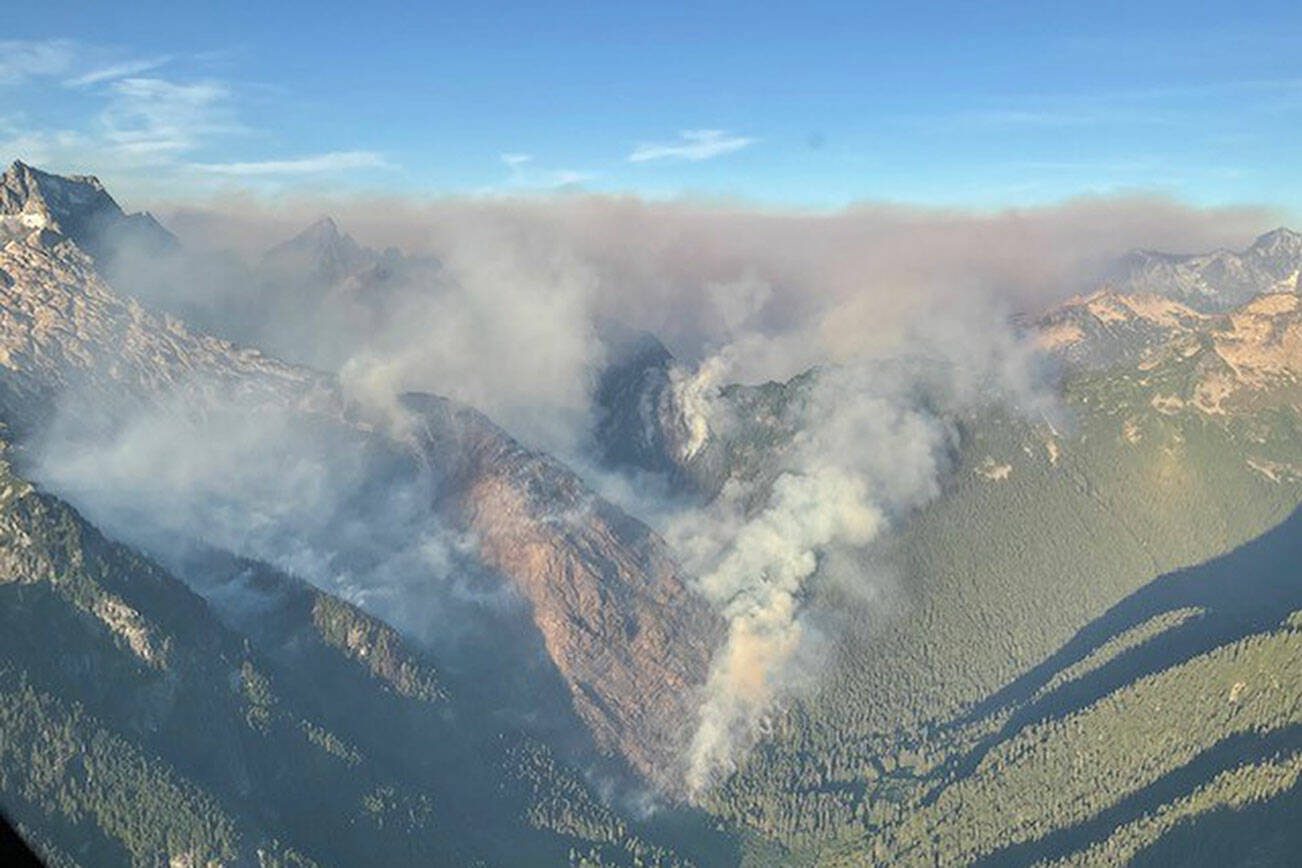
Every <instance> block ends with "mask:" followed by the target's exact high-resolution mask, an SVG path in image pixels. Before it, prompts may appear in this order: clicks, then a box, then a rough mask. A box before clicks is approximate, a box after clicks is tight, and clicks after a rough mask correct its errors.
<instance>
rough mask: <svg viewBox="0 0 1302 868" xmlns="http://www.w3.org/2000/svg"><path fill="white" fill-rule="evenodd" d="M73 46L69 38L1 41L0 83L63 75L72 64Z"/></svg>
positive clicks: (18, 82)
mask: <svg viewBox="0 0 1302 868" xmlns="http://www.w3.org/2000/svg"><path fill="white" fill-rule="evenodd" d="M75 56H76V51H75V50H74V44H73V43H72V42H71V41H70V40H67V39H44V40H22V39H5V40H0V84H20V83H22V82H24V81H26V80H28V79H30V78H38V77H41V76H49V75H60V74H62V73H64V72H65V71H67V70H68V69H69V68H70V67H71V66H72V64H73V62H74V60H75Z"/></svg>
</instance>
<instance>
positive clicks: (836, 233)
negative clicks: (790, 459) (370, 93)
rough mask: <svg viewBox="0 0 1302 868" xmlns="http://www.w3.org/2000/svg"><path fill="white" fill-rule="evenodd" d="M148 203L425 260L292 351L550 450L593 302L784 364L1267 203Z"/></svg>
mask: <svg viewBox="0 0 1302 868" xmlns="http://www.w3.org/2000/svg"><path fill="white" fill-rule="evenodd" d="M157 210H158V212H159V213H160V214H162V215H163V217H164V220H165V221H166V222H167V223H168V225H170V226H171V227H172V228H173V229H174V231H176V232H178V234H180V236H181V237H182V239H183V241H185V242H186V244H187V245H189V246H191V247H194V248H197V249H209V250H219V249H229V250H234V251H235V252H236V253H237V254H239V255H240V256H242V257H244V258H245V259H246V260H253V259H255V258H256V257H257V256H258V255H260V254H261V252H262V251H264V250H265V249H266V248H267V247H268V246H269V240H279V239H282V238H286V237H288V236H290V235H292V234H293V233H295V232H297V231H298V230H299V229H301V228H302V227H303V226H305V225H307V224H308V223H309V222H311V221H312V220H313V219H315V218H316V217H317V216H319V215H320V214H323V213H331V214H334V215H335V216H336V217H337V218H338V219H339V220H340V222H341V223H342V225H343V226H344V228H345V229H347V230H348V231H350V232H351V233H353V234H354V235H355V236H356V237H357V238H358V239H359V241H361V242H362V243H364V244H371V245H372V246H374V247H377V248H383V247H388V246H390V245H396V246H398V247H401V248H402V249H403V250H405V251H407V252H408V253H413V254H420V255H423V256H427V257H433V258H436V259H437V260H438V261H439V262H441V263H442V266H443V267H442V269H441V270H440V271H439V272H438V273H430V272H429V271H428V270H421V269H416V270H415V273H413V274H410V275H403V274H400V275H398V276H397V279H396V280H394V281H393V282H392V283H391V284H389V285H387V286H386V287H385V289H384V305H383V310H382V311H380V312H379V313H378V315H376V316H375V318H374V320H373V321H371V322H368V323H367V326H368V327H367V329H366V330H365V333H364V334H356V333H347V330H346V329H341V328H340V327H339V326H338V323H337V321H333V322H332V321H331V320H330V319H329V318H328V317H325V318H324V319H322V321H321V325H322V328H323V329H326V330H328V331H329V332H330V334H329V335H328V336H327V337H325V338H322V337H321V336H320V335H319V334H317V335H316V336H315V338H314V340H315V341H316V342H317V343H324V344H327V345H328V346H330V348H331V353H329V354H327V355H326V356H325V357H322V355H321V354H320V353H317V352H313V351H311V350H310V349H308V348H302V349H303V350H304V351H303V352H301V353H299V355H301V356H303V357H305V358H313V359H314V360H318V361H322V362H328V363H329V364H328V365H327V366H328V367H330V368H337V369H342V368H343V367H344V366H346V365H349V364H350V363H351V364H352V366H353V367H354V368H355V369H357V371H358V372H359V373H358V376H359V378H360V379H366V380H370V379H380V380H383V381H386V382H388V383H390V384H392V385H393V387H395V388H402V389H418V390H425V391H432V392H437V393H439V394H444V395H448V396H450V397H456V398H461V399H464V400H466V401H468V402H469V403H472V404H475V405H476V406H478V407H480V408H481V409H483V410H484V411H485V412H488V413H489V414H490V415H492V416H493V417H494V418H496V419H498V421H500V422H502V423H503V424H505V425H506V426H507V427H508V428H509V429H511V430H512V431H513V432H515V433H517V434H518V435H523V436H526V437H527V438H530V439H533V440H535V441H536V442H538V443H539V444H540V445H543V446H545V447H547V448H550V449H554V450H558V451H571V450H572V447H573V443H572V442H570V443H566V442H565V441H566V440H570V441H573V440H574V438H575V436H576V434H577V432H578V429H576V428H575V425H576V424H578V423H580V422H581V421H582V420H581V418H580V417H581V415H582V410H583V408H584V404H585V401H586V395H587V393H588V392H589V391H590V385H591V378H592V373H593V370H594V368H595V367H597V366H599V365H600V364H601V352H602V348H601V346H600V344H599V343H598V342H597V341H596V340H595V339H594V335H593V325H592V324H593V321H594V320H595V319H596V318H609V319H615V320H618V321H620V322H623V323H625V324H627V325H629V326H632V327H634V328H639V329H645V330H647V331H650V332H652V333H653V334H655V335H657V336H658V337H660V339H661V340H662V341H664V342H665V343H666V344H667V345H668V346H669V348H670V349H671V350H672V351H673V352H674V353H675V354H676V355H677V356H678V357H679V359H680V360H682V361H683V362H684V363H686V364H688V365H696V364H699V363H700V362H702V361H704V360H705V359H707V358H710V357H712V356H715V355H717V354H718V353H719V352H720V350H721V349H722V348H723V347H725V346H727V347H729V352H728V359H727V363H728V366H729V369H730V374H731V376H732V377H733V378H734V379H739V380H742V381H748V382H754V381H760V380H764V379H770V378H773V379H785V378H787V377H790V376H792V375H794V374H796V373H799V372H800V371H801V370H803V369H805V368H808V367H809V366H811V365H813V364H821V363H826V362H829V361H833V362H846V361H851V360H855V359H861V358H864V357H865V356H874V355H876V356H882V355H890V354H891V353H894V352H899V351H900V350H901V349H902V344H903V342H904V341H906V340H912V339H914V337H915V334H914V333H915V332H916V330H917V327H918V325H919V324H929V325H933V326H935V327H936V328H938V329H943V328H944V325H943V324H941V323H940V322H939V321H940V320H943V319H945V318H946V314H947V311H949V310H950V309H952V308H953V307H954V306H955V305H963V306H966V307H969V308H971V307H977V308H983V307H988V306H989V305H990V304H996V305H998V306H999V307H1000V308H1001V309H1002V310H1005V311H1007V312H1009V313H1012V312H1017V311H1026V310H1032V311H1033V310H1036V309H1039V308H1042V307H1043V306H1045V305H1046V304H1049V303H1051V302H1053V301H1055V300H1058V299H1061V298H1065V297H1067V296H1069V295H1071V294H1073V293H1075V292H1079V291H1081V290H1084V289H1087V288H1090V287H1092V286H1094V285H1096V284H1097V283H1098V281H1099V280H1100V279H1102V278H1103V277H1104V276H1105V275H1106V274H1107V272H1108V270H1109V268H1110V267H1111V266H1112V265H1113V263H1114V262H1115V260H1116V258H1117V257H1118V256H1119V255H1121V254H1122V253H1124V252H1125V251H1127V250H1128V249H1131V248H1135V247H1148V248H1155V249H1173V250H1204V249H1209V248H1212V247H1217V246H1238V245H1242V244H1243V243H1245V242H1246V241H1247V240H1249V239H1250V238H1251V237H1252V236H1253V235H1254V234H1255V233H1256V232H1258V231H1260V230H1261V229H1262V228H1264V227H1267V226H1269V225H1270V224H1271V220H1272V218H1273V217H1274V215H1273V214H1272V213H1270V212H1267V211H1264V210H1262V209H1252V208H1212V209H1197V208H1190V207H1187V206H1183V205H1180V204H1178V203H1175V202H1172V201H1169V200H1165V199H1159V198H1144V197H1130V198H1111V199H1102V198H1100V199H1081V200H1073V201H1070V202H1067V203H1064V204H1062V205H1058V206H1049V207H1042V208H1028V209H1018V210H1010V211H1002V212H995V213H982V212H963V211H945V210H927V209H918V208H910V207H905V206H889V205H864V206H861V207H858V208H852V209H848V210H846V211H843V212H838V213H834V214H800V213H794V214H792V213H781V212H764V211H760V210H753V209H746V208H744V207H739V206H729V205H726V204H694V203H686V202H662V203H657V202H647V201H643V200H638V199H634V198H611V197H589V196H574V197H556V198H549V199H502V200H497V199H478V200H476V199H470V200H467V199H452V200H442V201H435V202H429V203H421V202H418V201H412V200H337V201H330V200H311V201H303V202H293V201H290V202H286V203H280V204H277V205H275V206H270V205H268V204H267V203H265V202H263V201H261V200H257V199H253V198H248V199H234V200H219V201H214V202H210V203H207V204H206V206H205V207H203V208H197V207H188V208H179V207H176V206H168V205H167V204H166V203H161V204H159V205H157ZM123 282H130V281H123ZM178 284H180V285H181V286H180V288H179V290H178ZM188 286H194V287H195V288H196V290H195V291H196V293H197V294H199V295H200V296H201V298H199V299H197V300H194V301H193V304H191V305H190V306H191V307H193V306H199V305H202V304H210V305H211V304H212V303H213V298H214V296H215V295H216V296H220V294H221V292H222V289H221V288H220V287H214V286H213V285H212V280H211V279H200V280H187V281H172V282H170V283H169V285H168V287H167V289H166V292H167V293H168V297H167V298H164V299H156V300H159V301H164V302H166V303H168V304H171V305H173V306H178V305H179V306H182V307H184V306H186V304H187V300H186V299H184V298H181V299H178V298H177V296H176V293H177V292H178V291H179V292H180V293H181V294H182V296H184V294H185V292H186V288H185V287H188ZM248 291H249V287H248V286H241V287H227V288H226V292H237V293H238V292H246V293H247V292H248ZM325 300H326V299H324V298H316V299H311V298H309V299H304V300H303V303H302V304H300V305H299V307H298V309H297V310H296V311H295V314H296V315H297V316H298V317H301V318H303V319H305V320H307V321H309V322H316V321H317V320H318V319H319V318H322V316H323V312H322V311H321V310H320V309H314V305H315V306H319V305H321V304H322V303H323V302H324V301H325ZM951 319H957V317H951ZM244 325H245V327H246V328H249V330H250V331H251V332H253V329H252V328H250V327H251V326H253V325H257V326H259V327H261V324H250V323H245V324H244ZM239 330H240V329H239V328H238V324H237V326H236V328H235V329H234V331H236V332H238V331H239ZM341 331H342V332H345V333H344V334H337V333H338V332H341ZM236 336H237V337H238V334H237V335H236ZM362 373H364V374H365V376H362ZM567 447H568V449H567Z"/></svg>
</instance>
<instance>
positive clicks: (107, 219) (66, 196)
mask: <svg viewBox="0 0 1302 868" xmlns="http://www.w3.org/2000/svg"><path fill="white" fill-rule="evenodd" d="M33 232H47V233H55V234H57V235H62V236H64V237H66V238H70V239H72V240H73V241H74V242H76V244H77V246H78V247H80V248H81V249H82V250H84V251H85V252H86V253H88V254H90V256H91V257H92V258H94V259H95V260H96V261H97V262H100V263H101V264H103V262H102V261H103V260H105V259H106V258H108V257H109V256H110V254H112V253H116V252H117V251H119V250H122V249H124V248H126V247H131V248H132V249H134V250H139V251H141V252H144V253H152V252H159V251H165V250H171V249H173V248H175V247H176V244H177V240H176V237H175V236H174V235H172V233H170V232H168V231H167V230H166V229H164V228H163V227H162V226H161V225H159V223H158V221H157V220H155V219H154V217H153V215H151V214H149V213H148V212H138V213H134V214H128V213H126V212H125V211H123V210H122V208H121V207H120V206H119V205H118V203H117V202H115V201H114V200H113V197H112V196H110V195H109V194H108V191H107V190H105V189H104V185H103V184H102V183H100V180H99V179H98V178H96V177H94V176H93V175H69V176H66V177H64V176H60V175H51V174H50V173H48V172H42V171H41V170H40V169H35V168H32V167H31V166H29V165H27V164H26V163H23V162H21V161H18V160H15V161H14V163H13V165H11V166H10V167H9V168H8V170H6V171H5V173H4V175H0V240H6V239H8V238H12V237H17V236H28V235H30V234H31V233H33Z"/></svg>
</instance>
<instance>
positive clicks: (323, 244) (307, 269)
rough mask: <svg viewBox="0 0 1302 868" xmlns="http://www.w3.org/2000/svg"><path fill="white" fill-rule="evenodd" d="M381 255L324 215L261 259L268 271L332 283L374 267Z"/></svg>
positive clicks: (331, 218)
mask: <svg viewBox="0 0 1302 868" xmlns="http://www.w3.org/2000/svg"><path fill="white" fill-rule="evenodd" d="M377 259H378V254H376V253H375V252H374V251H373V250H370V249H369V248H367V247H363V246H362V245H361V244H358V243H357V242H356V241H355V240H354V239H353V237H352V236H351V235H349V234H348V233H346V232H343V231H341V230H340V228H339V224H338V223H336V222H335V220H334V218H333V217H329V216H324V217H321V218H320V219H318V220H317V221H315V222H314V223H312V224H311V225H310V226H308V227H307V228H306V229H304V230H303V231H302V232H299V233H298V234H297V235H295V236H294V237H293V238H290V239H289V240H288V241H284V242H282V243H280V244H277V245H276V246H275V247H273V248H271V249H270V250H268V251H267V252H266V253H265V254H264V255H263V258H262V264H263V266H264V267H265V268H270V269H272V270H273V271H276V272H286V273H290V274H296V275H300V276H308V277H310V278H312V279H313V280H322V281H324V282H326V283H333V282H335V281H337V280H341V279H343V278H345V277H347V276H348V275H350V274H353V273H355V272H357V271H359V270H361V269H363V268H366V267H367V266H369V265H371V264H373V263H374V262H375V261H376V260H377Z"/></svg>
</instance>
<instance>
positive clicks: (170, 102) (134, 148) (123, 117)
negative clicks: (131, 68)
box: [99, 78, 244, 160]
mask: <svg viewBox="0 0 1302 868" xmlns="http://www.w3.org/2000/svg"><path fill="white" fill-rule="evenodd" d="M111 94H112V95H111V97H110V99H109V103H108V105H107V106H106V107H105V108H104V111H103V112H102V113H101V114H100V116H99V127H100V132H101V134H102V136H103V137H104V139H106V140H107V142H108V144H109V145H110V146H111V147H112V148H113V149H114V150H115V151H117V152H118V155H119V156H122V157H126V158H128V159H154V160H166V159H170V158H173V157H175V156H176V155H178V154H182V153H186V152H189V151H192V150H195V149H197V148H198V147H200V145H201V144H203V142H204V141H205V140H206V139H208V138H209V137H211V136H214V135H222V134H231V133H240V132H244V127H243V126H241V125H240V124H239V123H238V122H237V121H236V120H235V115H234V112H233V110H232V108H231V105H230V102H231V93H230V90H229V88H227V87H226V85H225V84H223V83H221V82H218V81H201V82H195V83H191V84H178V83H176V82H172V81H167V80H164V79H161V78H123V79H118V80H117V81H114V82H113V83H112V85H111Z"/></svg>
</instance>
